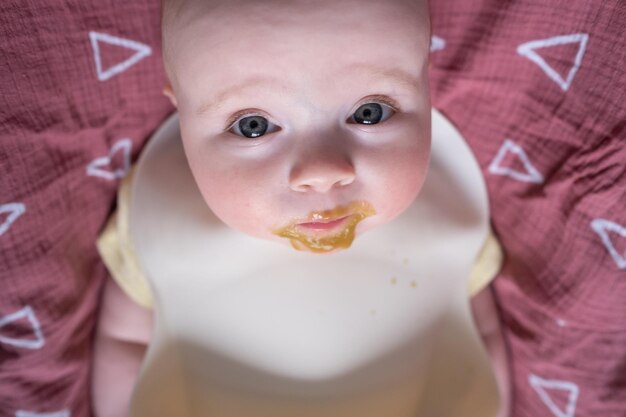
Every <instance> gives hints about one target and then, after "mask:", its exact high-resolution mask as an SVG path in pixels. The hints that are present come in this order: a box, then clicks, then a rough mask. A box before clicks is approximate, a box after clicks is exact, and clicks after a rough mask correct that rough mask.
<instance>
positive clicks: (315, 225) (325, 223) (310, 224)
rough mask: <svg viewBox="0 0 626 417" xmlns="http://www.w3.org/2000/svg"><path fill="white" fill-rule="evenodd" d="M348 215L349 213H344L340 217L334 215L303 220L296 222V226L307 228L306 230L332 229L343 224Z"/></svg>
mask: <svg viewBox="0 0 626 417" xmlns="http://www.w3.org/2000/svg"><path fill="white" fill-rule="evenodd" d="M349 217H350V215H346V216H340V217H335V218H330V219H319V220H313V221H303V222H299V223H297V226H298V227H302V228H305V229H308V230H320V231H324V230H332V229H335V228H338V227H341V226H343V225H344V224H345V222H346V221H347V220H348V218H349Z"/></svg>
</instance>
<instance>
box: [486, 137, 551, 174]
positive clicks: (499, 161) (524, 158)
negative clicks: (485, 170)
mask: <svg viewBox="0 0 626 417" xmlns="http://www.w3.org/2000/svg"><path fill="white" fill-rule="evenodd" d="M509 153H512V154H514V155H515V157H517V158H518V159H519V161H520V162H521V163H522V165H523V167H524V170H525V172H522V171H518V170H516V169H513V168H511V167H506V166H503V163H504V159H505V157H506V156H507V155H508V154H509ZM489 172H491V173H492V174H495V175H506V176H509V177H511V178H514V179H516V180H518V181H523V182H532V183H536V184H541V183H542V182H543V175H541V174H540V173H539V171H537V168H535V167H534V165H533V164H532V163H531V162H530V159H528V155H526V152H524V150H523V149H522V148H521V147H520V146H519V145H518V144H516V143H515V142H513V141H512V140H510V139H506V140H505V141H504V143H503V144H502V146H501V147H500V150H499V151H498V153H497V155H496V157H495V158H494V159H493V161H491V164H490V165H489Z"/></svg>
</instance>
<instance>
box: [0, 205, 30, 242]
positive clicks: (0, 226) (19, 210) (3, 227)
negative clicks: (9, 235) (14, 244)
mask: <svg viewBox="0 0 626 417" xmlns="http://www.w3.org/2000/svg"><path fill="white" fill-rule="evenodd" d="M24 212H26V206H25V205H24V204H22V203H7V204H2V205H0V214H2V213H9V215H8V216H7V217H6V219H4V221H3V222H2V223H0V236H2V235H3V234H5V233H6V232H7V230H9V228H11V225H12V224H13V222H14V221H16V220H17V218H18V217H20V216H21V215H22V214H24Z"/></svg>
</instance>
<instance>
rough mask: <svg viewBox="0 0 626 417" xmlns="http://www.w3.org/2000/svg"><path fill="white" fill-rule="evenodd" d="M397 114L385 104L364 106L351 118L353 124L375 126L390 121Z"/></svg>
mask: <svg viewBox="0 0 626 417" xmlns="http://www.w3.org/2000/svg"><path fill="white" fill-rule="evenodd" d="M394 113H395V109H394V108H393V107H391V106H389V105H388V104H384V103H365V104H362V105H361V106H360V107H359V108H358V109H356V111H355V112H354V114H353V115H352V116H351V117H350V119H349V121H350V122H351V123H358V124H362V125H375V124H378V123H380V122H384V121H385V120H387V119H389V118H390V117H391V116H393V115H394Z"/></svg>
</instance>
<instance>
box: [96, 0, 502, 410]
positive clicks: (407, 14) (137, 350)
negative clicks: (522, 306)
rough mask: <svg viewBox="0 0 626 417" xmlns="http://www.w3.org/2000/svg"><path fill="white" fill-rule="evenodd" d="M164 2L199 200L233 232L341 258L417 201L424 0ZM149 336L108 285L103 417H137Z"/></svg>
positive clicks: (169, 54)
mask: <svg viewBox="0 0 626 417" xmlns="http://www.w3.org/2000/svg"><path fill="white" fill-rule="evenodd" d="M162 6H163V20H162V23H163V28H162V29H163V52H164V62H165V67H166V71H167V75H168V78H169V81H170V83H171V85H170V86H167V87H166V88H165V94H166V95H167V96H168V97H169V98H170V100H171V101H172V103H173V104H174V105H175V106H176V108H177V110H178V114H179V117H180V129H181V137H182V141H183V145H184V150H185V154H186V157H187V160H188V164H189V167H190V169H191V172H192V174H193V177H194V179H195V181H196V184H197V186H198V189H199V191H200V192H201V194H202V197H203V199H204V201H205V202H206V204H207V206H208V207H209V208H210V210H211V211H212V212H213V213H214V214H215V215H216V216H217V217H218V218H219V219H220V220H221V221H222V222H223V223H224V224H226V225H228V226H230V227H231V228H232V229H235V230H238V231H241V232H243V233H245V234H247V235H250V236H254V237H257V238H259V239H264V240H268V241H272V242H276V243H277V244H279V245H287V246H290V247H292V248H293V249H295V250H298V251H303V252H311V253H316V254H317V253H324V254H331V253H334V252H338V251H344V250H347V248H349V247H350V246H351V244H352V242H353V241H354V239H355V238H356V239H358V238H359V236H361V235H363V234H364V233H366V232H368V231H369V230H370V229H374V228H377V227H379V226H382V225H384V224H387V223H389V222H391V221H392V220H394V219H395V218H396V217H397V216H399V215H400V214H401V213H403V212H404V211H405V210H406V209H407V208H408V207H409V206H410V205H411V204H412V202H413V201H414V200H415V198H416V196H417V195H418V193H419V191H420V189H421V187H422V185H423V183H424V179H425V177H426V172H427V167H428V162H429V156H430V146H431V144H430V136H431V126H430V124H431V105H430V98H429V91H428V78H427V70H428V56H429V44H430V21H429V15H428V7H427V1H426V0H384V1H383V0H380V1H376V0H371V1H363V0H360V1H357V0H263V1H258V0H166V1H164V3H163V5H162ZM312 256H315V255H312ZM317 256H319V255H317ZM322 256H332V255H322ZM485 314H486V315H487V316H489V315H490V314H493V312H492V311H491V310H489V311H487V312H486V313H485ZM151 329H152V314H151V312H150V311H149V310H147V309H145V308H142V307H141V306H139V305H137V304H136V303H135V302H133V301H132V300H131V299H130V298H129V297H128V296H127V295H126V294H125V293H124V292H123V291H122V290H121V289H120V288H119V287H118V286H117V284H116V283H114V282H113V281H110V282H108V283H107V284H106V288H105V295H104V299H103V307H102V311H101V317H100V323H99V330H98V337H97V340H96V356H95V365H94V408H95V411H96V415H97V416H98V417H109V416H111V417H113V416H120V417H121V416H126V415H128V411H127V410H128V403H129V400H130V394H131V392H132V388H133V385H134V383H135V380H136V376H137V373H138V370H139V366H140V364H141V361H142V359H143V356H144V354H145V349H146V346H147V344H148V343H149V341H150V339H151ZM492 330H493V329H492ZM217 417H219V416H217Z"/></svg>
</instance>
